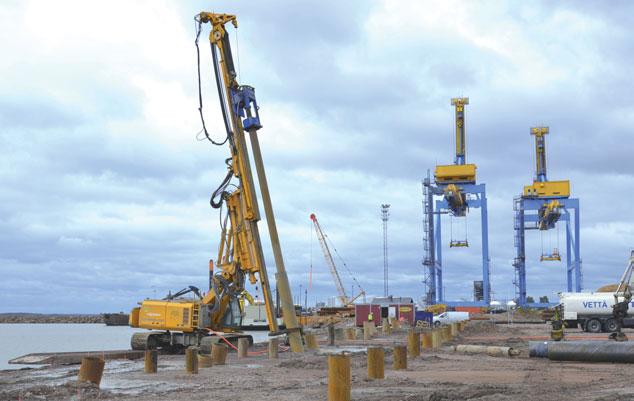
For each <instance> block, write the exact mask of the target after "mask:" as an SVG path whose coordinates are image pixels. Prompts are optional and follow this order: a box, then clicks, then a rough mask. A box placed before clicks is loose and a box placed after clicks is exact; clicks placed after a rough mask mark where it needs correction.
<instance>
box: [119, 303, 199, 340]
mask: <svg viewBox="0 0 634 401" xmlns="http://www.w3.org/2000/svg"><path fill="white" fill-rule="evenodd" d="M199 310H200V303H199V302H197V301H181V300H178V301H177V300H172V301H163V300H145V301H143V302H141V307H139V308H134V309H133V311H132V314H131V315H130V320H131V322H130V323H131V324H130V325H131V326H132V327H139V328H142V329H150V330H178V331H182V332H186V333H187V332H193V331H195V330H196V329H197V328H198V311H199ZM135 315H136V316H135ZM133 318H136V319H138V320H137V321H136V322H132V320H133ZM132 323H135V324H132Z"/></svg>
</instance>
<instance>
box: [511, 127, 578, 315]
mask: <svg viewBox="0 0 634 401" xmlns="http://www.w3.org/2000/svg"><path fill="white" fill-rule="evenodd" d="M530 132H531V135H533V136H534V137H535V178H534V180H533V184H532V185H527V186H525V187H524V191H523V192H522V194H521V195H520V196H518V197H516V198H515V199H514V203H513V209H514V211H515V221H514V229H515V250H516V255H515V259H514V261H513V267H514V268H515V280H514V284H515V287H516V294H515V296H516V300H517V304H518V305H519V306H526V305H527V302H526V235H525V234H526V230H539V231H540V233H541V235H542V238H543V235H544V233H545V232H547V231H548V230H555V231H556V229H557V223H558V222H559V221H562V222H565V223H566V234H565V235H566V280H567V291H568V292H573V291H575V292H580V291H581V288H582V274H581V256H580V254H581V250H580V248H581V246H580V244H579V232H580V228H579V213H580V212H579V199H576V198H571V197H570V182H569V181H568V180H565V181H549V180H548V177H547V175H546V135H547V134H548V132H549V130H548V127H533V128H531V131H530ZM573 213H574V214H573ZM573 216H574V217H573ZM573 218H574V221H573ZM573 223H574V224H573ZM558 240H559V235H558V232H557V242H558ZM560 260H561V254H560V252H559V246H558V245H557V246H556V247H555V248H549V249H548V250H547V251H545V250H544V246H543V241H542V253H541V256H540V261H541V262H549V261H560ZM531 306H535V307H544V306H548V304H542V303H532V304H531Z"/></svg>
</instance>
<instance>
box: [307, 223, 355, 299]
mask: <svg viewBox="0 0 634 401" xmlns="http://www.w3.org/2000/svg"><path fill="white" fill-rule="evenodd" d="M310 219H311V220H312V222H313V226H314V228H315V232H316V233H317V239H318V240H319V245H320V246H321V250H322V251H323V253H324V259H326V264H327V265H328V267H329V268H330V273H331V274H332V278H333V279H334V281H335V285H336V286H337V293H338V294H339V301H340V302H341V305H343V306H349V305H352V304H354V301H356V300H357V299H358V298H359V297H361V296H363V295H365V290H364V289H363V288H362V287H361V285H360V284H359V282H358V281H357V279H356V278H354V276H353V277H352V278H353V280H354V281H355V283H356V284H357V286H358V287H359V290H360V291H359V293H358V294H357V295H356V296H355V297H353V298H348V295H347V294H346V289H345V287H344V286H343V282H342V281H341V276H340V275H339V271H338V270H337V266H336V265H335V261H334V259H333V257H332V253H331V252H330V247H329V246H328V243H327V241H326V235H325V234H324V232H323V230H322V229H321V225H320V224H319V221H317V216H315V214H314V213H312V214H311V215H310ZM351 275H352V274H351Z"/></svg>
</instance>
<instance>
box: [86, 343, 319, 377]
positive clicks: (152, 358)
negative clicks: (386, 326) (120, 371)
mask: <svg viewBox="0 0 634 401" xmlns="http://www.w3.org/2000/svg"><path fill="white" fill-rule="evenodd" d="M307 336H308V335H307ZM313 337H314V336H313ZM219 338H220V337H219ZM312 341H313V342H315V343H316V340H315V339H314V338H313V340H312ZM249 344H250V341H249V339H248V338H239V339H238V347H237V351H238V358H246V357H247V355H248V351H249ZM279 344H280V340H279V339H278V338H272V339H270V340H269V344H268V352H269V358H271V359H276V358H277V357H278V352H279ZM232 347H234V346H233V345H232ZM234 348H235V347H234ZM228 351H229V348H228V347H227V345H226V344H222V343H215V344H212V345H211V353H209V354H204V353H202V352H200V348H198V347H188V348H187V349H186V350H185V371H186V372H187V373H191V374H198V368H210V367H212V366H214V365H224V364H225V362H226V360H227V352H228ZM144 357H145V361H144V362H145V364H144V372H145V373H156V372H157V370H158V351H157V350H146V351H145V356H144ZM104 366H105V360H104V359H103V358H99V357H92V356H89V357H85V358H82V361H81V367H80V368H79V375H78V380H79V381H80V382H90V383H93V384H95V385H97V386H99V384H100V383H101V377H102V375H103V369H104Z"/></svg>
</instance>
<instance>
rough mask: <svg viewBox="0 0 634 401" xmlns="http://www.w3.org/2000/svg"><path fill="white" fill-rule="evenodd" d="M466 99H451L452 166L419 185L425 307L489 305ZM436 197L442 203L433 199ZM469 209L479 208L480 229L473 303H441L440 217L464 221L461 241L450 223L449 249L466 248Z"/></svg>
mask: <svg viewBox="0 0 634 401" xmlns="http://www.w3.org/2000/svg"><path fill="white" fill-rule="evenodd" d="M468 104H469V98H468V97H457V98H452V99H451V105H452V106H454V110H455V125H454V128H455V141H456V148H455V159H454V163H453V164H447V165H437V166H436V169H435V170H434V183H432V182H431V179H430V177H429V175H428V177H427V178H426V179H425V180H424V181H423V191H424V194H423V197H424V205H425V211H424V213H425V221H424V229H425V249H426V253H425V259H424V261H423V264H424V265H425V266H426V268H427V271H426V274H425V281H424V282H425V286H426V287H427V291H426V300H425V303H426V304H428V305H433V304H438V303H441V304H442V303H446V304H448V305H452V306H454V305H458V304H460V305H477V306H488V304H489V301H490V292H491V288H490V282H489V239H488V235H489V234H488V215H487V213H488V212H487V197H486V186H485V184H484V183H480V184H478V183H476V169H477V167H476V165H475V164H473V163H467V143H466V128H465V106H466V105H468ZM435 196H440V197H442V199H440V200H437V199H434V197H435ZM469 208H480V212H481V213H480V215H481V229H482V281H475V282H474V300H473V302H471V301H465V302H445V299H444V294H443V292H444V288H443V267H442V246H441V239H442V236H441V215H442V214H448V215H449V218H450V223H451V221H452V220H453V219H454V218H462V219H464V225H465V237H464V239H456V238H454V234H453V223H451V228H452V230H451V235H450V242H449V247H450V248H456V247H457V248H461V247H468V246H469V240H468V238H467V233H466V231H467V230H466V223H467V221H466V216H467V214H468V212H469Z"/></svg>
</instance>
